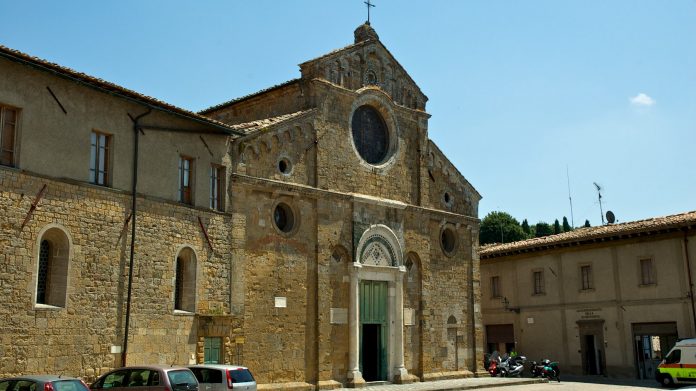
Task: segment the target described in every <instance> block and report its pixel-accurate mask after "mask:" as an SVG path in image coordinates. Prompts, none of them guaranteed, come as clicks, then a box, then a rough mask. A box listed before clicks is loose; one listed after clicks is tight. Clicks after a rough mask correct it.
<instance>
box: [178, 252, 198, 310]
mask: <svg viewBox="0 0 696 391" xmlns="http://www.w3.org/2000/svg"><path fill="white" fill-rule="evenodd" d="M175 268H176V278H175V283H174V309H175V310H179V311H187V312H195V311H196V254H195V253H194V252H193V250H191V249H190V248H188V247H187V248H184V249H183V250H181V251H180V252H179V255H178V256H177V257H176V265H175Z"/></svg>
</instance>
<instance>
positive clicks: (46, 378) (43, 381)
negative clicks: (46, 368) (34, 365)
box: [0, 375, 89, 391]
mask: <svg viewBox="0 0 696 391" xmlns="http://www.w3.org/2000/svg"><path fill="white" fill-rule="evenodd" d="M0 391H89V388H88V387H87V385H86V384H85V383H84V382H83V381H82V380H80V379H75V378H74V377H68V376H60V375H27V376H18V377H11V378H7V379H0Z"/></svg>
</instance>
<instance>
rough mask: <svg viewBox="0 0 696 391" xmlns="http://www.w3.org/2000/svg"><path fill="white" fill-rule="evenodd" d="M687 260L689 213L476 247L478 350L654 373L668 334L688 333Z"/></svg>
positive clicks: (691, 324)
mask: <svg viewBox="0 0 696 391" xmlns="http://www.w3.org/2000/svg"><path fill="white" fill-rule="evenodd" d="M695 257H696V212H688V213H683V214H677V215H672V216H665V217H656V218H652V219H647V220H641V221H633V222H628V223H621V224H612V225H605V226H600V227H591V228H580V229H576V230H574V231H571V232H566V233H562V234H558V235H552V236H547V237H542V238H535V239H529V240H524V241H519V242H513V243H506V244H493V245H488V246H483V247H482V248H481V251H480V258H481V279H482V301H481V305H482V313H483V323H484V328H485V334H486V349H487V351H489V352H490V351H493V350H498V351H510V350H511V349H515V350H516V351H517V352H518V353H521V354H525V355H526V356H527V357H528V358H530V359H536V360H540V359H543V358H550V359H553V360H558V361H560V363H561V366H562V368H563V371H564V372H566V373H575V374H589V375H605V376H611V377H637V378H654V371H655V368H656V366H657V364H659V362H660V360H661V359H662V357H663V355H665V354H667V352H668V351H669V349H670V348H671V347H672V346H673V345H674V344H675V342H676V341H677V339H679V338H686V337H693V336H694V335H695V334H696V331H695V330H696V318H695V315H694V297H693V294H694V291H693V278H692V277H693V274H692V273H694V272H696V269H695V268H694V266H695V263H696V259H695Z"/></svg>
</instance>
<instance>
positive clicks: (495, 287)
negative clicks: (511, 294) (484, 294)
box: [491, 276, 500, 298]
mask: <svg viewBox="0 0 696 391" xmlns="http://www.w3.org/2000/svg"><path fill="white" fill-rule="evenodd" d="M491 297H493V298H497V297H500V277H498V276H494V277H491Z"/></svg>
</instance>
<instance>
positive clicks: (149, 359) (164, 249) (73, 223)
mask: <svg viewBox="0 0 696 391" xmlns="http://www.w3.org/2000/svg"><path fill="white" fill-rule="evenodd" d="M44 185H46V190H45V192H44V193H43V197H42V198H41V199H40V201H39V202H38V208H37V209H36V210H35V211H34V212H33V214H32V215H31V216H30V218H29V220H28V223H27V224H26V226H25V227H24V228H23V229H21V225H22V222H23V220H24V219H25V217H26V216H27V213H28V211H29V210H30V208H31V204H32V202H34V200H35V198H36V195H37V193H38V192H39V191H40V189H41V188H42V187H43V186H44ZM130 202H131V198H130V196H129V195H128V194H125V193H124V192H120V191H117V190H112V189H106V188H102V187H98V186H91V185H86V184H83V183H79V182H67V181H56V180H52V179H49V178H45V177H41V176H37V175H32V174H28V173H25V172H20V171H19V170H15V169H8V168H4V167H0V215H1V216H3V219H2V223H1V225H0V248H2V252H1V253H0V291H1V292H2V295H3V297H5V298H6V300H3V306H2V310H1V313H2V315H3V317H4V318H5V319H6V322H5V323H4V324H3V326H0V350H2V354H0V376H11V375H17V374H24V373H63V374H66V375H71V376H78V377H83V378H85V379H87V380H89V379H93V378H94V377H95V376H96V375H98V374H100V373H101V372H104V371H105V370H107V369H111V368H113V367H116V366H118V365H120V364H121V361H120V355H119V354H112V353H111V347H112V346H114V345H115V346H121V345H122V343H123V341H122V338H123V332H124V329H123V325H124V321H125V300H126V289H127V276H128V263H129V252H130V248H129V245H130V223H132V220H130V222H129V223H128V224H125V223H126V220H127V218H128V215H129V214H130ZM138 208H139V211H138V215H137V229H136V235H137V241H136V247H135V267H134V270H133V294H132V307H131V328H130V343H129V354H128V363H129V364H137V363H178V364H187V363H188V362H189V360H190V359H191V358H192V357H193V355H194V353H195V352H196V342H197V335H196V334H197V332H196V322H197V320H196V317H195V316H194V315H192V314H177V313H175V311H174V309H173V302H174V293H173V291H174V275H175V266H174V265H175V259H176V256H177V253H178V251H179V250H180V249H182V248H184V247H190V248H191V249H193V251H194V252H195V254H196V257H197V286H196V310H197V312H198V313H199V314H211V315H214V314H221V315H222V314H229V313H230V305H229V302H230V301H229V291H228V286H229V283H228V281H229V276H230V273H231V270H230V263H231V261H232V260H231V259H230V256H229V254H230V243H231V241H230V234H229V227H230V226H231V219H230V216H229V215H226V214H223V213H215V212H211V211H208V210H202V209H195V208H190V207H185V206H182V205H178V204H174V203H169V202H164V201H161V200H156V199H152V198H143V197H140V198H139V201H138ZM198 218H200V219H201V221H202V222H203V224H204V225H205V226H206V227H207V232H208V235H209V237H210V240H211V243H212V247H213V249H214V250H211V249H210V248H209V246H208V243H207V241H206V239H205V237H204V235H203V233H202V230H201V228H200V225H199V221H198ZM47 228H48V229H53V230H60V231H61V232H64V233H65V235H66V237H67V238H69V246H67V247H69V253H70V255H69V269H68V276H67V278H68V280H67V281H68V284H67V297H66V305H65V307H64V308H59V307H51V306H46V305H37V304H35V300H36V298H35V292H36V283H37V268H38V265H37V262H38V247H37V246H38V245H39V243H40V240H41V238H40V237H39V235H40V234H42V233H43V232H48V231H46V229H47Z"/></svg>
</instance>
